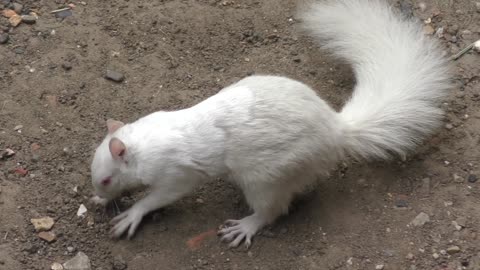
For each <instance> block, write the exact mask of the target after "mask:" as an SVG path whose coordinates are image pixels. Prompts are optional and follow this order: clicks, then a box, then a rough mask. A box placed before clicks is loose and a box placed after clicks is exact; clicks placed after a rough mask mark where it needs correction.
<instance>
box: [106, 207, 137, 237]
mask: <svg viewBox="0 0 480 270" xmlns="http://www.w3.org/2000/svg"><path fill="white" fill-rule="evenodd" d="M143 216H144V213H143V212H141V211H140V210H138V209H135V208H130V209H128V210H127V211H125V212H123V213H121V214H120V215H118V216H116V217H115V218H113V219H112V221H111V222H110V223H111V224H115V226H113V228H112V229H111V230H110V233H111V234H112V236H113V237H114V238H118V237H120V236H121V235H122V234H123V233H124V232H125V231H126V230H127V229H128V234H127V238H128V239H130V238H132V236H133V234H134V233H135V230H136V229H137V228H138V225H139V224H140V221H142V218H143Z"/></svg>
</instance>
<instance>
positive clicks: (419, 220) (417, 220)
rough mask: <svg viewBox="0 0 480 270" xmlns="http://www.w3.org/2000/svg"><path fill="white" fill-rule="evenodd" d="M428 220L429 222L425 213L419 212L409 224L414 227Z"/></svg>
mask: <svg viewBox="0 0 480 270" xmlns="http://www.w3.org/2000/svg"><path fill="white" fill-rule="evenodd" d="M428 222H430V217H429V216H428V215H427V214H426V213H424V212H421V213H420V214H418V215H417V216H416V217H415V218H414V219H413V220H412V221H411V222H410V224H412V225H413V226H415V227H421V226H423V225H425V224H426V223H428Z"/></svg>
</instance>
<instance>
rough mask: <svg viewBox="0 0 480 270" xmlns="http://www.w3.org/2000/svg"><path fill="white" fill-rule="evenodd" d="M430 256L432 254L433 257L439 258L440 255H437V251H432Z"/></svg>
mask: <svg viewBox="0 0 480 270" xmlns="http://www.w3.org/2000/svg"><path fill="white" fill-rule="evenodd" d="M432 256H433V258H434V259H438V258H440V255H438V253H433V254H432Z"/></svg>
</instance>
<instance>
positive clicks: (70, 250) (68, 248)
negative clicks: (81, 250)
mask: <svg viewBox="0 0 480 270" xmlns="http://www.w3.org/2000/svg"><path fill="white" fill-rule="evenodd" d="M67 250H68V252H70V253H72V252H75V248H74V247H67Z"/></svg>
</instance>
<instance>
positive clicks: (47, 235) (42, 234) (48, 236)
mask: <svg viewBox="0 0 480 270" xmlns="http://www.w3.org/2000/svg"><path fill="white" fill-rule="evenodd" d="M38 237H40V239H43V240H45V241H47V242H48V243H52V242H53V241H55V240H57V236H56V235H55V234H54V233H52V232H40V233H39V234H38Z"/></svg>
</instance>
